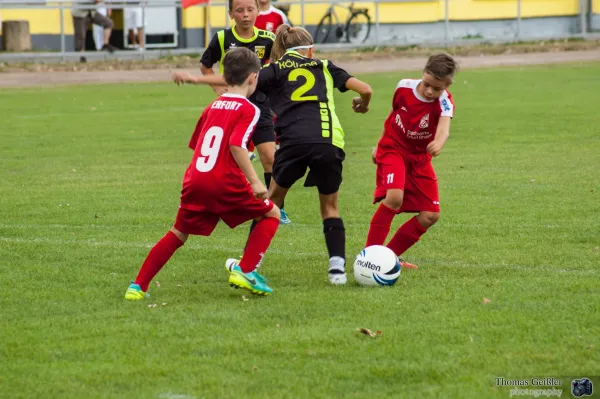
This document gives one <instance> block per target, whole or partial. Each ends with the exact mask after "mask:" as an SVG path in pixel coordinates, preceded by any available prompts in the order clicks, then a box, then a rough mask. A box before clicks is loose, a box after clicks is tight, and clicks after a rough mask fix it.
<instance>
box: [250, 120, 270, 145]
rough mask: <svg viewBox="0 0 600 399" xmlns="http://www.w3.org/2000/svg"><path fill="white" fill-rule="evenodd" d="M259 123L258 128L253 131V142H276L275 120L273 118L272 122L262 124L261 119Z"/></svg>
mask: <svg viewBox="0 0 600 399" xmlns="http://www.w3.org/2000/svg"><path fill="white" fill-rule="evenodd" d="M258 123H259V124H258V125H257V126H256V129H254V133H252V143H254V145H255V146H256V145H260V144H263V143H274V142H275V130H274V129H273V120H271V124H268V123H263V124H260V123H261V121H260V120H259V122H258Z"/></svg>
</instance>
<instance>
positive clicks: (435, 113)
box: [366, 54, 458, 269]
mask: <svg viewBox="0 0 600 399" xmlns="http://www.w3.org/2000/svg"><path fill="white" fill-rule="evenodd" d="M457 69H458V65H457V64H456V61H455V60H454V59H453V58H452V57H451V56H449V55H447V54H436V55H432V56H431V57H429V59H428V61H427V64H426V65H425V68H424V70H423V76H422V78H421V79H418V80H416V79H403V80H401V81H400V83H398V86H397V87H396V92H395V93H394V99H393V101H392V110H391V112H390V114H389V116H388V117H387V119H386V121H385V124H384V128H383V134H382V136H381V138H380V140H379V143H378V144H377V149H376V150H375V151H374V152H373V162H374V163H375V164H376V165H377V178H376V188H375V193H374V201H373V203H377V202H379V201H381V200H383V202H382V203H381V204H380V205H379V208H378V209H377V211H376V212H375V214H374V215H373V218H372V219H371V225H370V228H369V234H368V237H367V243H366V246H367V247H368V246H371V245H384V242H385V240H386V237H387V235H388V233H389V231H390V226H391V223H392V220H393V219H394V216H396V215H397V214H398V213H401V212H407V213H417V216H415V217H413V218H412V219H410V220H408V221H407V222H406V223H404V224H403V225H402V226H401V227H400V228H399V229H398V231H397V232H396V234H394V236H393V237H392V239H391V240H390V241H389V242H388V244H387V247H388V248H390V249H391V250H392V251H394V253H395V254H396V255H397V256H400V255H402V254H403V253H404V252H405V251H406V250H407V249H409V248H410V247H411V246H413V245H414V244H415V243H416V242H417V241H419V238H420V237H421V236H422V235H423V234H425V232H426V231H427V229H429V228H430V227H431V226H433V225H434V224H435V223H436V222H437V221H438V219H439V217H440V202H439V201H440V199H439V191H438V183H437V177H436V175H435V171H434V170H433V165H432V164H431V159H432V157H436V156H438V155H439V154H440V152H441V151H442V148H443V147H444V144H445V143H446V140H448V136H449V135H450V120H451V119H452V117H453V116H454V102H453V101H452V96H451V95H450V93H449V92H448V91H447V89H448V88H449V87H450V85H451V84H452V82H453V77H454V74H455V73H456V71H457ZM400 261H401V265H402V266H403V267H408V268H413V269H416V268H417V267H416V266H415V265H413V264H410V263H407V262H404V261H403V260H400Z"/></svg>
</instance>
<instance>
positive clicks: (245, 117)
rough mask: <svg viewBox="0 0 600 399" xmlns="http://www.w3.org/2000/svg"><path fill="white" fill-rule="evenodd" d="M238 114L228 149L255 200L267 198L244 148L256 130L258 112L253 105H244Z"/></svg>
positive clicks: (265, 189) (265, 190)
mask: <svg viewBox="0 0 600 399" xmlns="http://www.w3.org/2000/svg"><path fill="white" fill-rule="evenodd" d="M240 112H241V115H240V119H239V120H238V121H237V123H236V124H235V127H234V129H233V132H232V133H231V136H230V137H229V149H230V151H231V155H233V158H234V159H235V162H236V163H237V164H238V166H239V167H240V169H241V170H242V172H243V173H244V176H246V180H248V183H250V187H252V191H253V192H254V195H256V197H257V198H267V188H266V187H265V185H264V184H263V182H262V181H261V180H260V179H259V178H258V176H257V175H256V171H255V170H254V168H253V167H252V163H251V162H250V158H249V157H248V149H247V148H246V145H247V143H248V140H249V139H250V136H251V135H252V132H254V129H255V128H256V123H257V122H258V119H259V117H260V110H259V109H258V108H257V107H255V106H254V105H246V108H243V109H242V110H240Z"/></svg>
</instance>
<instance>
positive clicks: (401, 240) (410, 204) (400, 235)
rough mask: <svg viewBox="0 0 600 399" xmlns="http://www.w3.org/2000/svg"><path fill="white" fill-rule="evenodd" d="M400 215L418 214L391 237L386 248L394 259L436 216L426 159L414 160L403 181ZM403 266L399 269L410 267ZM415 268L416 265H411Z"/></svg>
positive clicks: (433, 186) (433, 184) (434, 180)
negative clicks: (403, 194) (406, 213)
mask: <svg viewBox="0 0 600 399" xmlns="http://www.w3.org/2000/svg"><path fill="white" fill-rule="evenodd" d="M401 210H402V211H403V212H419V215H417V216H415V217H413V218H411V219H409V220H408V221H407V222H406V223H404V224H403V225H402V226H400V228H399V229H398V231H397V232H396V234H394V236H393V237H392V239H391V240H390V242H389V243H388V245H387V247H388V248H390V249H391V250H392V251H394V253H395V254H396V255H398V256H400V255H402V254H403V253H404V252H406V250H408V249H409V248H410V247H412V246H413V245H415V244H416V243H417V242H418V241H419V240H420V238H421V236H422V235H423V234H425V233H426V232H427V229H428V228H429V227H431V226H432V225H433V224H435V222H437V220H438V219H439V215H440V205H439V191H438V184H437V178H436V176H435V172H434V170H433V166H432V165H431V161H429V159H425V160H423V159H420V160H419V159H417V160H416V161H414V162H413V169H412V172H411V173H410V174H408V175H407V178H406V191H405V198H404V202H403V204H402V208H401ZM409 265H410V264H406V265H405V264H403V265H402V266H403V267H410V266H414V265H410V266H409ZM414 268H416V266H414Z"/></svg>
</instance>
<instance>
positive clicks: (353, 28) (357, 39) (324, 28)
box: [314, 2, 371, 44]
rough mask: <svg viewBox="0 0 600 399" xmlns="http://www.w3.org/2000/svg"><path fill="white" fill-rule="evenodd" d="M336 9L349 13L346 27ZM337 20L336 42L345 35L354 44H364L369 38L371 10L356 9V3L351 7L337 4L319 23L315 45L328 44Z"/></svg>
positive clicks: (332, 5)
mask: <svg viewBox="0 0 600 399" xmlns="http://www.w3.org/2000/svg"><path fill="white" fill-rule="evenodd" d="M335 7H340V8H343V9H344V10H347V11H348V12H349V15H348V19H347V20H346V23H345V25H342V23H341V20H340V18H339V17H338V15H337V13H336V12H335ZM334 19H335V38H334V40H335V42H339V41H340V39H341V38H342V37H344V34H345V36H346V42H347V43H352V44H361V43H364V42H365V41H366V40H367V39H368V38H369V33H370V32H371V17H370V16H369V9H367V8H354V2H352V3H350V5H349V6H347V7H346V6H341V5H338V4H336V3H333V4H331V6H329V8H328V9H327V11H326V12H325V15H324V16H323V18H321V20H320V21H319V24H318V25H317V30H316V31H315V36H314V40H315V43H327V40H328V39H329V38H330V36H333V35H332V34H331V33H332V30H333V20H334Z"/></svg>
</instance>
